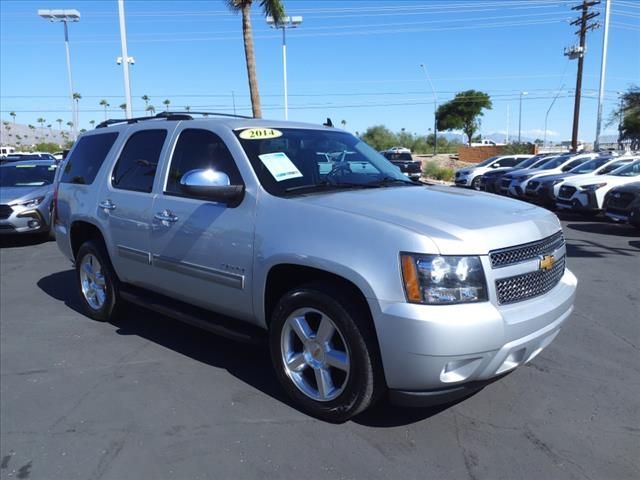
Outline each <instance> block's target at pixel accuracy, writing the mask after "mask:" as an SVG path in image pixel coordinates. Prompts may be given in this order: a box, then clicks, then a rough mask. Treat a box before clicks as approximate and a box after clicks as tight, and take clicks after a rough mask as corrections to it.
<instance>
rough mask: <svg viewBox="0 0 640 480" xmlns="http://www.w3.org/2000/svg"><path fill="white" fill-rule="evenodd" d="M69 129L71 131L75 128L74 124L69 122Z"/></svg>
mask: <svg viewBox="0 0 640 480" xmlns="http://www.w3.org/2000/svg"><path fill="white" fill-rule="evenodd" d="M67 127H69V130H71V129H72V128H73V122H67Z"/></svg>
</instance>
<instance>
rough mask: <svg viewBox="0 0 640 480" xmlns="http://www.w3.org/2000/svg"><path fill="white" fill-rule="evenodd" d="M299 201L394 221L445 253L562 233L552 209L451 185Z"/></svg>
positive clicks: (468, 252)
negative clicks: (551, 211) (420, 235)
mask: <svg viewBox="0 0 640 480" xmlns="http://www.w3.org/2000/svg"><path fill="white" fill-rule="evenodd" d="M296 201H299V202H302V203H306V204H312V205H314V206H320V207H324V208H328V209H334V210H340V211H343V212H348V213H351V214H353V215H360V216H363V217H368V218H371V219H374V220H377V221H379V222H381V223H383V224H393V225H397V226H401V227H404V228H406V229H409V230H412V231H413V232H416V233H419V234H422V235H425V236H427V237H429V238H430V239H431V240H432V241H433V242H435V244H436V245H437V246H438V249H439V250H440V253H441V254H444V255H486V254H487V253H488V252H489V251H490V250H494V249H497V248H504V247H510V246H513V245H519V244H522V243H527V242H532V241H535V240H538V239H541V238H544V237H547V236H549V235H552V234H553V233H555V232H557V231H558V230H559V229H560V223H559V221H558V219H557V217H556V216H555V215H554V214H552V213H550V212H549V211H547V210H544V209H542V208H539V207H535V206H533V205H529V204H527V203H524V202H520V201H518V200H512V199H509V198H505V197H498V196H496V195H492V194H488V193H484V192H476V191H473V190H463V189H458V188H451V187H387V188H379V189H366V190H352V191H343V192H336V193H332V194H325V195H317V194H315V195H309V196H305V197H297V198H296Z"/></svg>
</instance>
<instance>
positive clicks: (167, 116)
mask: <svg viewBox="0 0 640 480" xmlns="http://www.w3.org/2000/svg"><path fill="white" fill-rule="evenodd" d="M192 115H202V116H205V117H206V116H209V115H212V116H216V117H232V118H245V119H252V118H253V117H247V116H246V115H233V114H230V113H218V112H160V113H158V114H157V115H154V116H152V117H148V116H147V117H134V118H111V119H109V120H105V121H104V122H100V123H99V124H98V125H96V128H105V127H108V126H110V125H116V124H118V123H128V124H132V123H138V122H144V121H148V120H193V117H192Z"/></svg>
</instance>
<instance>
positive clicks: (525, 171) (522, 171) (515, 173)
mask: <svg viewBox="0 0 640 480" xmlns="http://www.w3.org/2000/svg"><path fill="white" fill-rule="evenodd" d="M537 172H538V170H537V169H535V168H514V169H512V170H511V171H510V172H509V173H508V176H509V177H511V178H515V177H519V176H521V175H529V174H532V173H537Z"/></svg>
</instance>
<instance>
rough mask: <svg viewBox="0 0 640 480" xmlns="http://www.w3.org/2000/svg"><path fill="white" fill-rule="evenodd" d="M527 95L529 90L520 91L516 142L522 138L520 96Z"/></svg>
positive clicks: (519, 141)
mask: <svg viewBox="0 0 640 480" xmlns="http://www.w3.org/2000/svg"><path fill="white" fill-rule="evenodd" d="M523 95H529V92H520V108H519V109H518V110H519V112H518V143H521V140H522V96H523Z"/></svg>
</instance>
